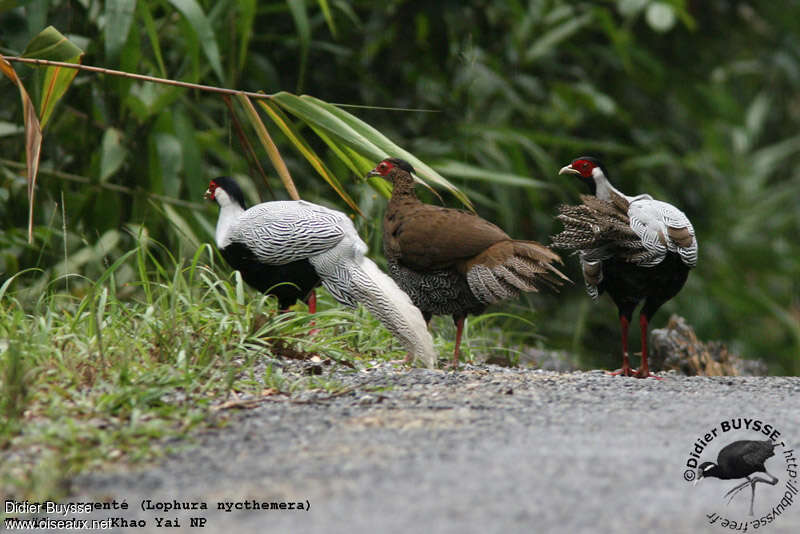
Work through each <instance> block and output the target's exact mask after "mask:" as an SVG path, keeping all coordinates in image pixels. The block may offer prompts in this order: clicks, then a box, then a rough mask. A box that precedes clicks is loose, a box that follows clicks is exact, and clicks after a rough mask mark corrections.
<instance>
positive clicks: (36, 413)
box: [0, 240, 529, 500]
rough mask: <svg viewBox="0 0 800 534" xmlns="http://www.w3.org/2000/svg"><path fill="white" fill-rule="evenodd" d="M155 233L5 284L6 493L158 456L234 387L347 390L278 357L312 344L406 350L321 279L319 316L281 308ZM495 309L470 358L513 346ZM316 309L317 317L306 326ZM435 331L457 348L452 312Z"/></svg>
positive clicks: (2, 397)
mask: <svg viewBox="0 0 800 534" xmlns="http://www.w3.org/2000/svg"><path fill="white" fill-rule="evenodd" d="M140 243H142V241H141V240H140ZM149 245H150V246H149V247H148V245H145V244H140V245H139V246H137V248H135V249H133V250H131V251H129V252H127V253H125V254H121V255H120V256H119V258H118V259H117V260H116V261H114V262H113V263H111V265H109V266H108V267H107V268H106V270H105V271H104V272H102V274H101V275H100V276H99V277H98V278H97V280H94V281H93V280H90V279H88V278H86V277H81V276H77V275H73V276H70V277H69V278H67V277H65V276H62V277H59V278H56V279H54V280H50V281H48V282H46V283H43V282H42V278H43V277H45V276H47V273H44V274H43V273H42V272H41V271H38V270H29V271H24V272H21V273H18V274H17V275H16V276H14V277H12V278H11V279H8V280H7V281H6V282H5V283H4V284H3V285H2V286H0V339H6V340H7V341H6V342H2V341H0V493H3V494H5V495H9V496H13V497H15V498H18V499H25V498H27V499H37V500H41V499H45V498H58V497H59V496H63V495H65V494H66V493H67V492H68V491H69V485H68V484H69V480H70V478H71V477H72V476H74V475H76V474H78V473H80V472H85V471H93V470H98V469H106V468H110V467H113V466H116V465H128V464H136V463H140V462H147V461H152V460H154V459H156V458H157V457H158V456H159V455H162V454H163V453H165V452H168V451H169V450H171V449H170V448H169V447H176V446H181V444H182V443H186V442H185V441H181V440H168V439H167V438H171V437H179V436H184V435H185V434H186V433H187V431H190V430H193V429H197V428H211V427H220V426H222V425H225V424H226V421H227V420H228V418H229V417H230V415H229V414H230V413H231V412H230V411H228V410H226V409H225V408H226V407H228V406H237V405H238V403H239V402H240V400H242V401H243V405H242V406H244V405H252V403H251V401H252V400H253V399H259V398H261V397H262V396H264V395H269V396H273V395H279V397H275V398H281V399H288V398H291V397H292V396H293V395H296V394H298V393H299V392H304V391H308V390H315V391H319V392H320V393H321V394H334V395H335V394H339V393H343V392H346V391H347V390H346V388H344V387H343V385H342V384H341V383H340V382H338V381H337V380H336V379H335V378H332V377H331V376H329V375H330V373H329V369H331V368H332V367H331V366H324V367H323V368H322V372H321V374H303V373H301V372H299V371H292V370H291V369H292V367H291V366H285V365H276V362H278V361H279V360H280V359H281V358H288V357H300V358H309V357H311V356H313V355H317V356H319V357H320V358H321V359H328V360H332V361H333V362H334V367H333V368H336V367H335V366H339V367H338V368H340V369H347V370H350V369H353V370H357V369H359V368H362V367H364V366H366V365H369V362H370V361H373V360H387V359H401V358H402V357H403V356H404V355H405V352H404V350H403V348H402V347H401V345H400V344H399V343H398V342H397V341H396V340H394V339H393V338H392V336H391V334H389V332H388V331H386V329H384V328H383V327H382V326H381V325H380V323H379V322H378V321H377V320H376V319H375V318H374V317H372V316H371V315H370V314H369V313H368V312H366V311H365V310H364V309H363V308H358V309H356V310H349V309H345V308H343V307H341V306H339V305H337V304H336V303H335V302H334V301H333V299H332V298H331V296H330V295H329V294H328V293H327V292H325V291H322V290H321V291H319V292H318V302H319V308H318V309H319V311H318V312H317V313H316V314H315V315H314V316H313V318H312V317H311V316H310V315H309V314H308V313H307V311H306V309H305V306H303V305H298V306H296V307H295V310H294V311H290V312H288V313H283V314H281V313H278V312H277V309H276V303H275V300H274V299H272V298H267V297H265V296H263V295H261V294H258V293H256V292H253V291H252V290H250V289H247V288H246V287H245V285H244V284H243V282H242V279H241V276H240V275H239V274H238V273H231V272H230V270H229V269H228V268H227V266H224V265H223V266H215V261H216V256H215V255H214V251H213V249H212V248H211V247H209V246H207V245H204V246H202V247H200V248H199V249H198V250H197V251H196V253H195V254H194V256H193V257H191V259H187V260H178V259H175V257H174V256H173V255H172V254H171V253H170V252H169V251H168V250H166V249H164V248H163V247H161V249H158V248H157V245H153V244H152V243H150V244H149ZM153 249H154V250H155V252H157V253H158V254H159V255H160V256H163V257H166V258H168V259H167V260H166V261H165V260H159V259H157V257H156V255H155V254H154V253H153ZM218 271H219V273H224V274H219V273H218ZM31 288H37V289H36V290H35V291H34V290H32V289H31ZM40 288H43V289H41V290H39V289H40ZM495 318H497V319H503V320H505V321H508V320H509V318H508V316H506V315H505V314H494V315H488V316H484V317H482V318H480V319H477V320H476V319H472V320H471V322H470V323H469V325H468V328H467V330H466V332H465V338H464V344H463V349H462V357H463V358H465V359H466V360H468V361H469V360H471V359H472V355H474V354H478V353H480V354H483V353H485V352H488V351H511V349H508V348H506V347H505V346H504V345H506V344H510V343H508V342H507V339H505V338H504V336H503V335H502V332H501V333H500V334H498V330H497V328H496V325H495V324H494V322H493V319H495ZM312 320H313V321H314V328H317V329H318V330H319V331H318V333H317V334H315V335H314V336H309V335H308V332H309V329H310V324H309V323H310V322H311V321H312ZM518 324H521V323H518ZM524 326H525V327H526V328H527V327H528V326H529V325H527V324H525V325H524ZM434 332H435V333H436V334H437V336H436V348H437V350H438V352H439V353H440V354H441V355H442V357H443V358H444V357H449V355H450V354H451V353H452V350H453V341H454V339H455V332H454V328H453V327H452V321H450V319H449V318H438V319H437V321H436V322H435V324H434ZM287 369H289V370H287ZM381 387H391V386H381ZM367 389H368V388H367ZM248 403H250V404H248ZM158 444H160V445H158ZM164 444H170V445H169V446H165V445H164ZM176 444H177V445H176ZM156 445H158V446H156Z"/></svg>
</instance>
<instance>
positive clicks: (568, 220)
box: [552, 195, 642, 257]
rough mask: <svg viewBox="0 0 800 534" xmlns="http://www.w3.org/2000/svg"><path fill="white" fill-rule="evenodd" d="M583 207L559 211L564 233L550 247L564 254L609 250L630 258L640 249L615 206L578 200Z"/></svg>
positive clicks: (624, 215) (593, 199)
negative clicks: (572, 251) (574, 251)
mask: <svg viewBox="0 0 800 534" xmlns="http://www.w3.org/2000/svg"><path fill="white" fill-rule="evenodd" d="M581 200H582V201H583V204H580V205H577V206H568V205H563V206H561V207H559V210H558V211H559V215H558V220H560V221H561V222H562V224H563V225H564V230H562V231H561V232H560V233H558V234H556V235H555V236H553V238H552V246H553V247H555V248H561V249H567V250H590V249H599V248H603V249H609V248H610V249H612V250H614V251H615V252H617V253H618V254H620V255H621V256H623V257H632V256H634V255H635V254H637V253H638V252H639V249H641V248H642V245H641V240H640V239H639V237H638V236H637V235H636V233H635V232H634V231H633V229H632V228H631V226H630V220H629V219H628V215H627V213H626V212H624V211H623V209H622V206H620V205H619V204H618V203H616V202H608V201H606V200H600V199H599V198H597V197H593V196H590V195H583V196H581Z"/></svg>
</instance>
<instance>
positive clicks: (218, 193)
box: [206, 177, 436, 367]
mask: <svg viewBox="0 0 800 534" xmlns="http://www.w3.org/2000/svg"><path fill="white" fill-rule="evenodd" d="M206 198H209V199H211V200H214V201H216V202H217V204H219V207H220V212H219V219H218V220H217V230H216V243H217V247H219V249H220V252H221V253H222V255H223V257H224V258H225V259H226V261H228V263H230V264H231V266H232V267H233V268H234V269H238V270H239V271H240V272H241V273H242V278H243V279H244V280H245V281H246V282H247V283H248V284H250V285H252V286H253V287H255V288H256V289H259V290H261V291H269V292H270V294H274V295H276V296H277V297H278V299H279V301H280V303H281V306H282V307H285V306H287V305H291V304H292V303H293V302H295V301H296V300H297V299H298V298H302V297H303V295H306V294H308V292H309V291H311V290H312V289H313V288H314V287H315V286H316V285H317V284H318V283H320V282H321V283H322V285H323V286H325V288H326V289H327V290H328V291H330V293H331V295H333V297H334V298H335V299H336V300H337V301H338V302H339V303H341V304H344V305H345V306H349V307H355V306H356V305H357V303H361V304H363V305H364V307H365V308H366V309H367V310H369V311H370V312H371V313H372V314H373V315H374V316H375V317H377V318H378V319H379V320H380V321H381V323H382V324H383V325H384V326H385V327H386V329H387V330H389V331H390V332H391V333H392V334H394V335H395V336H396V337H397V338H398V339H399V340H400V341H401V343H402V344H403V346H404V347H405V348H406V349H407V350H408V357H407V359H406V360H407V361H412V359H414V358H416V359H418V360H419V361H421V362H422V363H423V364H424V365H425V366H427V367H433V365H434V363H435V361H436V355H435V352H434V349H433V340H432V338H431V335H430V333H429V332H428V330H427V328H426V324H425V321H424V319H423V317H422V314H421V313H420V311H419V309H417V308H416V307H415V306H414V304H413V303H412V302H411V299H410V298H409V297H408V295H406V294H405V293H404V292H403V291H402V290H401V289H400V288H399V287H398V286H397V284H396V283H395V282H394V281H393V280H392V279H391V278H390V277H388V276H387V275H386V274H385V273H383V272H382V271H381V270H380V269H379V268H378V266H377V265H375V263H374V262H373V261H372V260H370V259H369V258H367V257H366V256H365V254H366V252H367V245H366V243H364V241H362V240H361V238H360V237H359V236H358V233H357V232H356V229H355V227H354V226H353V223H352V221H351V220H350V218H349V217H347V215H345V214H344V213H341V212H339V211H334V210H332V209H328V208H326V207H324V206H319V205H317V204H312V203H311V202H305V201H303V200H291V201H276V202H264V203H262V204H257V205H255V206H253V207H251V208H249V209H246V207H245V203H244V195H243V194H242V190H241V189H240V188H239V185H238V184H237V183H236V182H235V181H234V180H233V179H232V178H227V177H222V178H216V179H214V180H212V181H211V183H210V184H209V186H208V190H207V191H206ZM286 282H289V283H291V284H294V285H296V286H297V287H296V288H294V289H292V286H291V285H290V284H286ZM282 283H283V286H286V287H287V288H289V289H286V290H280V288H281V287H283V286H281V285H277V284H282ZM276 285H277V286H276ZM277 291H281V292H280V293H278V292H277Z"/></svg>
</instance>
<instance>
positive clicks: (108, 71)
mask: <svg viewBox="0 0 800 534" xmlns="http://www.w3.org/2000/svg"><path fill="white" fill-rule="evenodd" d="M3 57H4V58H5V59H6V60H7V61H16V62H18V63H29V64H32V65H39V66H45V67H64V68H66V69H77V70H83V71H88V72H96V73H100V74H110V75H111V76H122V77H123V78H132V79H134V80H142V81H145V82H153V83H161V84H164V85H174V86H176V87H185V88H187V89H198V90H200V91H209V92H211V93H221V94H223V95H246V96H248V97H250V98H267V99H269V98H272V96H273V95H268V94H266V93H254V92H252V91H241V90H239V89H228V88H225V87H214V86H213V85H201V84H197V83H189V82H181V81H178V80H170V79H168V78H158V77H156V76H147V75H145V74H134V73H132V72H125V71H123V70H113V69H105V68H102V67H93V66H92V65H81V64H80V63H65V62H63V61H50V60H48V59H34V58H29V57H18V56H3ZM331 105H333V106H338V107H341V108H358V109H371V110H380V111H407V112H415V113H439V112H440V110H438V109H423V108H394V107H387V106H368V105H363V104H341V103H334V102H332V103H331Z"/></svg>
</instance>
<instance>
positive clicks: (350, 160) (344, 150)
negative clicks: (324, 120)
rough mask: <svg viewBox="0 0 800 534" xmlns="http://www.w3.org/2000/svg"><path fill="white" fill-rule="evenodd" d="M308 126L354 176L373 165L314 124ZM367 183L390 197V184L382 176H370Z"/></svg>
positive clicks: (359, 174) (363, 172)
mask: <svg viewBox="0 0 800 534" xmlns="http://www.w3.org/2000/svg"><path fill="white" fill-rule="evenodd" d="M310 128H311V129H312V130H314V133H316V134H317V135H318V136H319V138H320V139H322V140H323V141H325V144H327V145H328V147H329V148H330V149H331V150H332V151H333V153H334V154H336V155H337V156H338V157H339V159H340V160H342V161H343V162H344V163H345V165H347V167H348V168H349V169H350V170H352V171H353V173H354V174H355V175H356V176H359V177H360V176H365V175H366V174H367V173H368V172H369V171H371V170H372V169H373V168H374V167H375V164H374V163H372V161H371V160H368V159H367V158H365V157H364V156H362V155H361V154H359V153H357V152H355V151H354V150H353V149H351V148H350V147H348V146H347V145H344V144H342V143H338V142H336V141H335V140H334V139H333V138H331V137H330V136H328V134H326V133H325V132H324V131H323V130H322V129H320V128H317V127H316V126H310ZM367 183H368V184H369V185H370V186H371V187H372V188H373V189H375V190H376V191H377V192H378V193H380V194H381V195H382V196H384V197H386V198H390V197H391V196H392V186H391V185H389V182H387V181H386V180H384V179H383V178H381V177H379V176H370V177H369V178H367Z"/></svg>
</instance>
